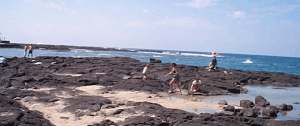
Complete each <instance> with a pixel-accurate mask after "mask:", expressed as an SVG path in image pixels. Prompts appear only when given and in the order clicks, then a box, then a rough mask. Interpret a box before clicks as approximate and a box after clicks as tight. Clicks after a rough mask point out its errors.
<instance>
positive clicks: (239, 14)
mask: <svg viewBox="0 0 300 126" xmlns="http://www.w3.org/2000/svg"><path fill="white" fill-rule="evenodd" d="M231 16H232V17H233V18H236V19H241V18H244V17H245V16H246V12H244V11H241V10H236V11H233V12H232V13H231Z"/></svg>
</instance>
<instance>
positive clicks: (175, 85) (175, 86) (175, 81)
mask: <svg viewBox="0 0 300 126" xmlns="http://www.w3.org/2000/svg"><path fill="white" fill-rule="evenodd" d="M176 66H177V65H176V63H172V65H171V71H170V72H169V73H168V74H167V75H171V76H172V79H171V81H170V82H169V85H170V90H169V93H174V91H176V90H179V92H180V94H182V92H181V89H180V87H179V85H180V76H179V73H178V71H177V70H176Z"/></svg>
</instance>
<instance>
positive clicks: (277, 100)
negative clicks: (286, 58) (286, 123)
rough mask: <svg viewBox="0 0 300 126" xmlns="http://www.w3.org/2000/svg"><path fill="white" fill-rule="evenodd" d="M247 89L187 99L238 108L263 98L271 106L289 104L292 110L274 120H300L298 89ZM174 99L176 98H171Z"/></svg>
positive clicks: (208, 110) (207, 110) (204, 110)
mask: <svg viewBox="0 0 300 126" xmlns="http://www.w3.org/2000/svg"><path fill="white" fill-rule="evenodd" d="M245 88H247V89H248V92H247V93H246V94H234V95H225V96H224V95H222V96H208V97H203V96H190V97H189V98H188V99H190V100H193V101H197V102H199V104H207V105H211V106H217V104H218V102H219V101H221V100H226V101H227V102H228V104H230V105H235V106H239V104H240V100H251V101H254V99H255V97H256V96H258V95H261V96H263V97H265V98H266V99H267V100H268V101H269V102H270V103H271V105H275V106H277V105H280V104H284V103H285V104H291V105H293V107H294V109H293V110H292V111H289V112H286V113H279V114H278V117H277V118H276V120H299V119H300V104H299V103H300V87H272V86H245ZM171 97H173V98H175V97H176V96H171ZM185 110H186V111H189V112H194V113H216V112H221V111H222V109H221V108H220V107H210V106H208V107H207V108H186V109H185Z"/></svg>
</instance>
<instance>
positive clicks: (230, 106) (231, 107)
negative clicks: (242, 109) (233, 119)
mask: <svg viewBox="0 0 300 126" xmlns="http://www.w3.org/2000/svg"><path fill="white" fill-rule="evenodd" d="M223 109H224V111H229V112H234V111H235V108H234V106H232V105H227V106H225V107H223Z"/></svg>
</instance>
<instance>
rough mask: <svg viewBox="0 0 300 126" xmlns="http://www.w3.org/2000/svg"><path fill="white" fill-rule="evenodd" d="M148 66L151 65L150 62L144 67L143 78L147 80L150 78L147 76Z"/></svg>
mask: <svg viewBox="0 0 300 126" xmlns="http://www.w3.org/2000/svg"><path fill="white" fill-rule="evenodd" d="M148 67H149V64H146V65H145V67H144V69H143V80H146V79H147V78H148V77H147V71H148Z"/></svg>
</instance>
